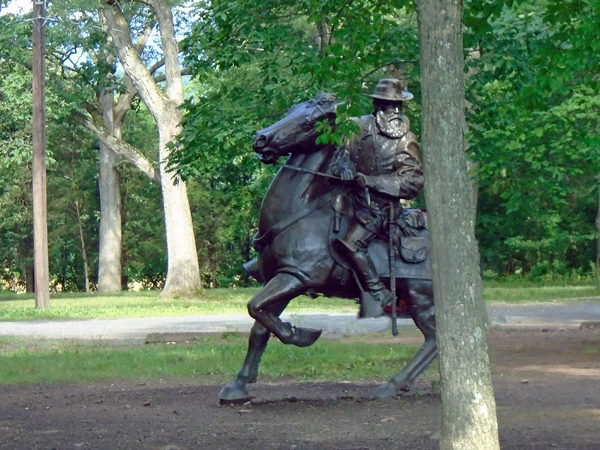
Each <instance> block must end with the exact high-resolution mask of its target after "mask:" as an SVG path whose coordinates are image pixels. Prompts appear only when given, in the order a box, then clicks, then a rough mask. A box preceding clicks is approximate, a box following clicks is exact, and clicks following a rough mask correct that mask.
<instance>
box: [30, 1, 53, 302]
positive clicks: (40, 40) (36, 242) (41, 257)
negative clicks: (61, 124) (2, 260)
mask: <svg viewBox="0 0 600 450" xmlns="http://www.w3.org/2000/svg"><path fill="white" fill-rule="evenodd" d="M33 17H34V19H33V130H32V135H33V139H32V141H33V142H32V147H33V157H32V164H31V166H32V168H31V171H32V185H33V259H34V268H35V271H34V276H35V307H36V308H42V309H44V308H49V307H50V291H49V284H50V281H49V276H50V275H49V268H48V222H47V221H48V219H47V215H48V212H47V209H48V207H47V198H46V99H45V90H44V84H45V80H44V78H45V71H44V55H45V37H44V21H45V20H46V19H45V12H44V4H43V2H42V3H38V2H33Z"/></svg>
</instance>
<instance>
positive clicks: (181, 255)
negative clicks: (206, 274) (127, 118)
mask: <svg viewBox="0 0 600 450" xmlns="http://www.w3.org/2000/svg"><path fill="white" fill-rule="evenodd" d="M145 3H146V4H148V5H150V6H151V7H152V8H153V9H154V12H155V13H156V18H157V21H158V26H159V31H160V37H161V44H162V50H163V54H164V71H165V79H166V87H165V89H164V91H163V90H162V89H160V88H159V87H158V85H157V84H156V82H155V81H154V80H153V78H152V74H151V72H150V70H149V69H148V68H147V67H146V66H145V65H144V63H143V62H142V60H141V58H140V56H139V53H138V52H137V50H136V48H135V46H134V45H133V43H132V41H131V34H130V30H129V26H128V24H127V21H126V20H125V17H123V13H122V12H121V9H120V8H119V6H118V5H117V4H114V5H112V6H109V7H107V8H106V9H103V10H102V11H101V13H102V16H103V17H104V20H105V21H106V24H107V26H108V29H109V32H110V35H111V38H112V41H113V44H114V45H115V48H116V50H117V55H118V57H119V60H120V62H121V64H122V66H123V69H124V70H125V72H126V73H127V75H128V77H129V78H130V80H131V82H132V84H133V86H135V88H136V89H137V92H138V94H139V96H140V97H141V99H142V101H143V102H144V104H145V105H146V106H147V107H148V110H149V111H150V114H152V116H153V117H154V120H155V121H156V124H157V126H158V135H159V161H160V162H159V164H160V179H161V186H162V195H163V208H164V212H165V228H166V235H167V236H166V237H167V251H168V266H167V279H166V281H165V287H164V290H163V295H164V296H172V295H175V294H177V295H189V294H192V293H195V292H197V291H199V290H201V289H202V285H201V283H200V268H199V264H198V255H197V253H196V243H195V237H194V229H193V227H192V219H191V212H190V206H189V202H188V199H187V189H186V186H185V183H183V182H182V181H180V180H175V179H173V178H172V176H171V175H170V174H168V173H166V171H165V164H166V158H167V156H168V155H169V152H170V150H169V147H168V144H170V143H171V142H174V140H175V137H176V136H177V134H178V132H179V126H180V123H181V118H182V112H181V110H180V109H179V106H180V105H181V104H182V103H183V83H182V80H181V68H180V66H179V57H178V53H179V50H178V47H177V40H176V38H175V30H174V26H173V15H172V11H171V6H170V5H169V3H168V2H167V1H165V0H147V1H146V2H145ZM175 181H179V182H178V183H175Z"/></svg>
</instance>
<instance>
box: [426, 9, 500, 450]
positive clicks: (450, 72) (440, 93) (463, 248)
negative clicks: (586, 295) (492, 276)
mask: <svg viewBox="0 0 600 450" xmlns="http://www.w3.org/2000/svg"><path fill="white" fill-rule="evenodd" d="M417 6H418V18H419V36H420V45H421V76H422V91H423V137H422V141H423V153H424V163H425V198H426V201H427V208H428V214H429V218H428V224H429V230H430V236H431V243H432V266H433V282H434V296H435V305H436V320H437V340H438V346H439V351H440V374H441V380H442V405H443V407H442V410H443V411H442V435H441V441H440V448H441V449H444V450H445V449H455V450H458V449H460V450H466V449H469V450H487V449H499V448H500V447H499V443H498V425H497V421H496V405H495V400H494V392H493V389H492V380H491V374H490V367H489V359H488V354H487V343H486V340H485V328H484V326H483V324H482V322H481V320H480V318H479V316H478V312H477V311H478V307H477V305H478V303H479V302H482V283H481V277H480V274H479V268H478V258H477V253H478V252H477V241H476V240H475V233H474V221H473V216H472V214H469V211H471V204H470V202H471V196H470V195H469V191H470V188H471V185H470V181H469V177H468V174H467V162H466V155H465V140H464V131H465V106H464V105H465V104H464V58H463V46H462V31H461V29H462V2H461V1H460V0H437V1H434V0H418V1H417Z"/></svg>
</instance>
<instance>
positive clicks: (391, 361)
mask: <svg viewBox="0 0 600 450" xmlns="http://www.w3.org/2000/svg"><path fill="white" fill-rule="evenodd" d="M408 332H410V331H408ZM247 339H248V338H247V336H246V335H243V334H238V333H223V334H222V335H220V336H218V335H211V336H207V337H205V338H201V339H198V340H196V341H193V342H190V343H181V344H172V345H167V344H157V345H143V346H142V345H128V344H114V343H112V344H111V343H101V342H95V343H74V342H68V341H47V340H33V339H20V338H19V339H17V338H0V384H11V383H56V382H68V383H88V382H93V381H97V380H102V379H124V378H137V379H151V378H164V377H177V378H187V379H194V378H196V379H202V380H206V379H209V380H211V381H213V382H219V383H220V382H223V381H225V380H229V379H231V378H232V377H233V376H234V375H235V373H237V371H238V370H239V368H240V365H241V363H242V361H243V359H244V356H245V354H246V348H247ZM384 341H385V340H384ZM416 349H417V347H416V346H412V345H398V344H397V343H393V342H388V343H386V342H382V339H378V340H373V343H365V342H355V341H353V342H343V341H333V340H325V339H321V340H319V341H318V342H317V343H316V344H314V345H313V346H311V347H307V348H298V347H294V346H291V345H284V344H281V343H280V342H279V341H278V340H276V339H272V340H271V342H270V343H269V346H268V347H267V350H266V352H265V354H264V357H263V359H262V362H261V365H260V377H261V379H262V380H268V379H274V378H279V377H291V378H293V379H296V380H357V379H382V380H384V379H386V378H388V377H389V376H391V375H392V374H394V373H396V372H397V371H398V370H400V368H401V367H402V366H403V365H404V364H405V363H406V361H408V360H409V359H410V358H411V357H412V355H414V353H415V351H416Z"/></svg>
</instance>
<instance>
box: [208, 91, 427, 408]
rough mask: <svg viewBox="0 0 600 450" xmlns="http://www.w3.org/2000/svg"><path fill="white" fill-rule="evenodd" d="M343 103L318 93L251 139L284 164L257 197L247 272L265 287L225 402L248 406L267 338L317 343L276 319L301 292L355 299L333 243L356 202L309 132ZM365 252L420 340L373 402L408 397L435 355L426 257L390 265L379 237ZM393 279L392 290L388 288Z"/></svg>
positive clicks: (263, 156)
mask: <svg viewBox="0 0 600 450" xmlns="http://www.w3.org/2000/svg"><path fill="white" fill-rule="evenodd" d="M340 104H341V102H339V101H337V100H336V98H335V96H333V95H332V94H327V93H321V94H319V95H317V97H316V98H314V99H312V100H309V101H306V102H304V103H300V104H298V105H296V106H294V107H293V108H292V109H291V110H290V111H289V112H288V114H287V115H286V116H285V117H284V118H283V119H281V120H280V121H278V122H277V123H275V124H273V125H271V126H270V127H268V128H265V129H263V130H261V131H259V132H257V133H256V135H255V136H254V142H253V144H254V150H255V152H256V153H257V157H258V158H259V159H260V160H261V161H262V162H263V163H266V164H277V160H278V159H279V158H280V157H281V156H286V155H289V158H288V159H287V162H286V163H285V164H283V165H282V167H281V168H280V170H279V171H278V172H277V174H276V175H275V177H274V178H273V180H272V181H271V184H270V186H269V188H268V190H267V193H266V194H265V197H264V199H263V203H262V207H261V211H260V219H259V226H258V233H257V236H256V237H255V248H256V249H257V251H258V252H259V256H258V258H257V260H255V261H254V263H252V262H250V264H247V265H248V266H249V267H248V268H247V270H249V272H250V273H251V274H253V275H255V277H256V278H257V279H259V281H261V282H263V283H264V286H263V288H262V289H261V290H260V291H259V292H258V293H257V294H256V295H255V296H254V297H253V298H252V299H251V300H250V301H249V303H248V312H249V314H250V316H252V318H254V319H255V323H254V325H253V327H252V330H251V332H250V337H249V343H248V352H247V355H246V358H245V360H244V362H243V365H242V367H241V369H240V370H239V372H238V373H237V375H236V377H235V378H234V379H233V380H232V381H231V382H229V383H227V384H226V385H225V386H224V387H223V388H222V389H221V392H220V393H219V399H220V401H221V403H222V404H227V403H241V402H245V401H247V400H249V399H250V396H249V394H248V391H247V389H246V385H247V384H248V383H253V382H255V381H256V379H257V376H258V366H259V363H260V360H261V357H262V355H263V352H264V351H265V348H266V346H267V343H268V341H269V337H270V335H271V333H272V334H274V335H275V336H276V337H277V338H278V339H279V340H280V341H281V342H283V343H284V344H293V345H296V346H300V347H305V346H308V345H311V344H313V343H314V342H315V341H316V340H317V339H318V338H319V336H320V334H321V332H322V330H316V329H311V328H300V327H293V326H292V325H291V324H290V323H288V322H283V321H282V320H281V319H280V318H279V316H280V314H281V313H282V312H283V310H284V309H285V308H286V306H287V305H288V304H289V302H290V301H291V300H292V299H294V298H295V297H297V296H299V295H302V294H309V295H315V294H323V295H326V296H337V297H342V298H348V299H354V300H356V299H358V298H360V297H361V287H360V284H359V283H358V282H357V280H356V278H355V276H354V274H353V272H352V270H351V269H350V268H349V266H348V265H347V264H346V263H345V262H344V261H343V259H342V258H340V256H339V255H338V253H337V252H336V249H335V246H334V245H332V244H333V243H334V241H335V240H336V237H337V236H338V235H341V236H343V235H344V232H345V230H346V229H347V226H348V223H349V221H350V218H351V217H352V214H353V210H352V205H351V203H352V202H351V200H350V199H349V198H348V196H347V194H346V193H345V191H344V188H343V185H342V183H337V182H335V180H332V178H335V177H333V176H331V175H328V174H327V173H326V171H327V168H328V166H329V164H330V162H331V159H332V156H333V153H334V151H335V147H334V146H333V145H320V144H317V143H316V140H317V137H318V136H319V134H320V133H319V132H318V130H317V127H316V126H315V125H316V124H317V123H318V122H322V121H329V122H330V123H331V124H333V123H334V120H335V115H336V108H337V107H338V106H339V105H340ZM332 181H333V182H332ZM426 233H427V231H426V229H424V227H421V230H420V231H419V232H418V234H420V235H421V238H423V237H425V239H426ZM408 247H410V245H409V246H408ZM417 250H418V249H417ZM421 250H422V249H421ZM369 254H370V255H371V257H372V259H373V262H374V263H375V266H376V268H377V271H378V273H379V274H380V277H381V279H382V280H383V281H384V283H385V284H386V285H387V286H388V287H389V288H390V289H391V290H392V288H395V292H396V293H397V296H398V299H402V300H403V302H404V303H405V304H406V307H407V310H408V313H409V314H410V316H411V317H412V319H413V320H414V322H415V324H416V326H417V327H418V328H419V330H420V331H421V332H422V333H423V335H424V337H425V342H424V343H423V345H422V346H421V348H420V349H419V350H418V351H417V353H416V354H415V355H414V357H413V358H412V359H411V360H410V361H409V362H408V363H407V364H406V365H405V366H404V368H402V370H401V371H400V372H398V373H397V374H396V375H394V376H393V377H391V378H390V380H389V381H388V382H387V383H385V384H384V385H382V386H380V387H378V388H377V389H376V390H375V392H374V393H373V396H374V398H386V397H390V396H393V395H396V394H397V393H398V392H399V391H400V390H408V389H410V387H411V385H412V383H413V381H414V380H415V379H416V378H417V377H418V376H419V375H420V374H421V373H422V372H423V371H424V370H425V369H426V368H427V366H428V365H429V364H430V363H431V361H433V359H434V358H435V357H436V356H437V344H436V339H435V307H434V303H433V288H432V281H431V273H430V270H429V261H428V259H427V260H425V261H422V258H421V261H422V262H418V263H407V262H405V261H404V260H403V258H400V257H399V258H392V257H388V254H389V247H388V245H387V244H386V239H385V238H382V239H379V240H378V239H375V240H374V241H373V242H372V243H371V245H370V247H369ZM394 259H395V266H394V267H390V264H389V261H390V260H394ZM390 273H393V274H394V276H393V282H394V283H395V286H392V285H391V284H390V278H391V277H390Z"/></svg>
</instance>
